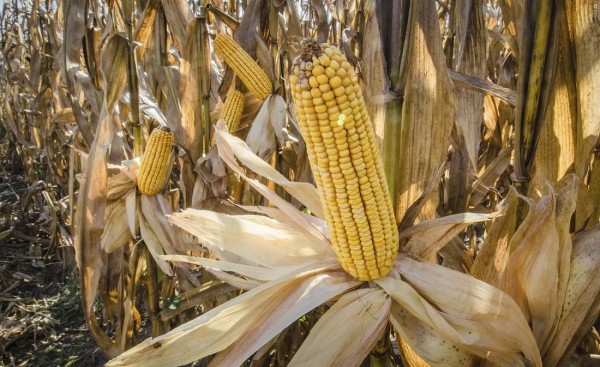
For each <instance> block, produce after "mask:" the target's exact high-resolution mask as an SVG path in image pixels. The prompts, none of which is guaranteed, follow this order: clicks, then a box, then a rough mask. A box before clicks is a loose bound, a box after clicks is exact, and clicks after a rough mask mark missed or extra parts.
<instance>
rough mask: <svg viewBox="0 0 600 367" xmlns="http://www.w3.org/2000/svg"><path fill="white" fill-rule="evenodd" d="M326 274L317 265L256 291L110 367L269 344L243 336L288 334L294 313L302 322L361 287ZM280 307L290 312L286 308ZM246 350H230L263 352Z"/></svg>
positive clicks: (155, 364) (153, 365) (172, 362)
mask: <svg viewBox="0 0 600 367" xmlns="http://www.w3.org/2000/svg"><path fill="white" fill-rule="evenodd" d="M322 270H323V269H322V267H319V266H314V265H312V264H311V265H309V266H308V267H307V268H306V270H305V271H303V272H299V273H294V274H291V275H289V276H286V277H283V278H280V279H278V280H277V281H274V282H269V283H266V284H264V285H262V286H259V287H256V288H254V289H252V290H250V291H248V292H246V293H244V294H242V295H240V296H238V297H236V298H234V299H232V300H231V301H229V302H227V303H224V304H222V305H220V306H218V307H216V308H214V309H212V310H210V311H208V312H207V313H205V314H203V315H202V316H200V317H198V318H196V319H194V320H192V321H190V322H188V323H186V324H183V325H181V326H179V327H177V328H175V329H173V330H172V331H171V332H169V333H167V334H165V335H162V336H160V337H157V338H153V339H147V340H145V341H144V342H142V343H140V344H139V345H137V346H135V347H134V348H132V349H130V350H128V351H126V352H125V353H123V354H121V355H120V356H118V357H117V358H115V359H113V360H111V361H109V362H108V363H107V366H108V367H111V366H112V367H115V366H145V367H159V366H165V365H169V366H177V365H182V364H186V363H190V362H193V361H195V360H198V359H200V358H203V357H206V356H209V355H211V354H214V353H217V352H219V351H221V350H224V349H225V348H227V347H229V346H231V345H232V344H234V343H235V342H236V341H238V340H241V341H242V342H248V343H250V344H254V340H256V341H259V342H263V341H264V343H266V342H267V341H268V339H267V340H262V339H260V340H257V339H254V340H251V339H250V338H245V337H243V336H244V335H246V333H250V334H253V333H252V332H253V331H254V330H260V331H261V332H263V333H264V332H265V330H262V329H261V328H260V326H261V324H263V323H264V324H265V325H266V326H269V329H270V330H282V329H283V328H285V327H286V326H287V325H288V324H286V322H287V317H290V316H287V317H286V316H285V314H286V313H287V312H288V311H290V309H291V312H289V314H290V315H293V316H295V318H297V317H300V316H301V315H303V314H304V313H306V312H308V311H310V310H311V309H312V308H314V307H316V306H318V305H319V304H321V303H322V302H324V301H325V300H327V299H329V298H331V297H333V296H335V295H337V294H339V293H341V292H343V291H344V290H346V289H348V288H349V287H351V286H353V285H354V284H355V282H353V281H348V280H347V279H348V278H347V276H346V275H345V274H343V275H340V273H321V274H316V273H318V272H321V271H322ZM319 285H323V286H319ZM315 292H316V293H315ZM317 294H318V296H316V295H317ZM280 305H286V306H287V307H286V308H280V307H279V306H280ZM275 312H277V313H276V314H275ZM295 318H292V321H293V320H294V319H295ZM279 319H281V321H280V322H279V321H277V320H279ZM267 320H270V322H272V323H273V324H271V323H267ZM257 328H258V329H257ZM275 334H276V333H275ZM257 337H258V336H257ZM256 344H258V343H256ZM242 346H243V347H245V348H242V349H243V350H237V349H236V348H235V347H234V348H232V349H230V350H229V352H231V355H232V357H239V356H241V355H248V356H249V355H251V354H252V353H253V352H255V351H256V350H257V349H258V348H259V347H260V345H259V346H255V345H243V344H242ZM251 349H252V350H251ZM244 352H246V353H244ZM248 352H249V353H248ZM242 361H243V360H242ZM239 364H240V363H238V364H237V365H239ZM232 365H236V364H232Z"/></svg>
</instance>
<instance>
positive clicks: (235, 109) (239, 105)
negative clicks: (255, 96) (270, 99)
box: [210, 90, 246, 146]
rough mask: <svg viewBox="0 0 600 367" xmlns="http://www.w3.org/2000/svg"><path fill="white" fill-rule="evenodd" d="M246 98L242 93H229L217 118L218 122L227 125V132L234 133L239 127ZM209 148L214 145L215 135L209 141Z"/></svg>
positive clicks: (234, 91)
mask: <svg viewBox="0 0 600 367" xmlns="http://www.w3.org/2000/svg"><path fill="white" fill-rule="evenodd" d="M245 99H246V97H244V95H243V94H242V92H240V91H238V90H233V91H231V92H229V94H228V95H227V98H226V99H225V103H223V110H222V111H221V115H220V116H219V120H223V121H225V124H226V125H227V131H229V132H234V131H235V130H237V128H238V126H240V121H241V119H242V113H243V112H244V102H245ZM210 145H211V146H213V145H215V135H214V134H213V136H212V139H211V143H210Z"/></svg>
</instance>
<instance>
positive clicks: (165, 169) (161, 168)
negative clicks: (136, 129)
mask: <svg viewBox="0 0 600 367" xmlns="http://www.w3.org/2000/svg"><path fill="white" fill-rule="evenodd" d="M174 140H175V136H174V135H173V133H172V132H171V130H169V128H168V127H164V126H159V127H157V128H156V129H154V130H153V131H152V133H151V134H150V137H149V138H148V144H147V145H146V150H145V151H144V156H143V157H142V166H141V168H140V173H139V175H138V189H139V190H140V192H141V193H142V194H146V195H156V194H158V193H160V192H161V191H162V190H163V189H164V187H165V185H166V183H167V182H168V180H169V173H170V171H171V150H172V148H173V142H174Z"/></svg>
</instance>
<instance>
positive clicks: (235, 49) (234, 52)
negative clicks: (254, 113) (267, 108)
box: [215, 34, 273, 101]
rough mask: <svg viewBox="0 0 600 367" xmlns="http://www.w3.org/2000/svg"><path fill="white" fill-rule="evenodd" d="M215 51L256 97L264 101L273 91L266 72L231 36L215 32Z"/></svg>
mask: <svg viewBox="0 0 600 367" xmlns="http://www.w3.org/2000/svg"><path fill="white" fill-rule="evenodd" d="M215 52H216V53H217V55H219V56H220V57H221V58H223V60H225V62H226V63H227V65H229V67H230V68H232V69H233V71H235V74H236V75H237V76H238V78H240V79H241V81H242V82H243V83H244V85H245V86H246V88H248V90H249V91H250V92H251V93H252V94H254V95H255V96H256V98H258V99H260V100H261V101H264V100H265V99H267V97H268V96H269V95H270V94H271V93H272V92H273V84H272V83H271V79H269V77H268V76H267V73H265V71H264V70H263V69H262V68H261V67H260V66H259V65H258V64H257V63H256V61H254V60H253V59H252V57H250V55H248V53H246V51H244V49H243V48H242V47H240V45H238V44H237V42H235V40H234V39H233V38H231V37H230V36H228V35H225V34H217V36H216V37H215Z"/></svg>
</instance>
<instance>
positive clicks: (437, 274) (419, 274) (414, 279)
mask: <svg viewBox="0 0 600 367" xmlns="http://www.w3.org/2000/svg"><path fill="white" fill-rule="evenodd" d="M394 269H395V270H396V271H397V273H395V274H392V275H391V276H388V277H385V278H382V279H379V280H376V283H377V284H379V285H380V286H381V287H382V288H383V289H384V290H385V291H386V292H387V293H388V294H390V295H391V296H392V298H393V299H394V301H395V302H397V303H398V304H399V305H401V306H402V307H404V308H405V309H406V310H407V311H408V312H410V313H411V314H412V315H413V316H415V317H416V318H418V319H419V320H421V321H422V322H424V323H425V324H427V325H429V326H431V327H432V328H434V329H435V330H436V331H437V332H438V333H440V335H441V336H442V337H443V338H444V339H446V340H447V341H448V342H451V343H453V344H454V345H456V346H457V347H458V348H461V349H463V350H465V351H467V352H469V353H472V354H474V355H476V356H479V357H481V358H485V359H488V360H490V361H492V362H494V363H497V364H499V365H501V366H525V365H527V363H530V364H531V365H534V366H541V358H540V354H539V351H538V348H537V345H536V343H535V339H534V337H533V334H532V333H531V330H530V329H529V326H528V325H527V321H526V320H525V318H524V317H523V314H522V313H521V312H520V310H519V308H518V306H517V304H516V303H515V302H514V301H513V300H512V298H510V297H508V296H507V295H506V293H504V292H502V291H500V290H498V289H497V288H495V287H492V286H490V285H488V284H486V283H484V282H481V281H479V280H476V279H475V278H473V277H471V276H469V275H466V274H463V273H459V272H456V271H453V270H449V269H447V268H445V267H442V266H439V265H435V264H431V263H428V262H417V261H415V260H412V259H410V258H408V257H406V256H403V255H400V256H399V257H398V260H396V265H395V267H394ZM400 277H402V279H401V278H400ZM467 299H468V300H469V302H465V300H467Z"/></svg>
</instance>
